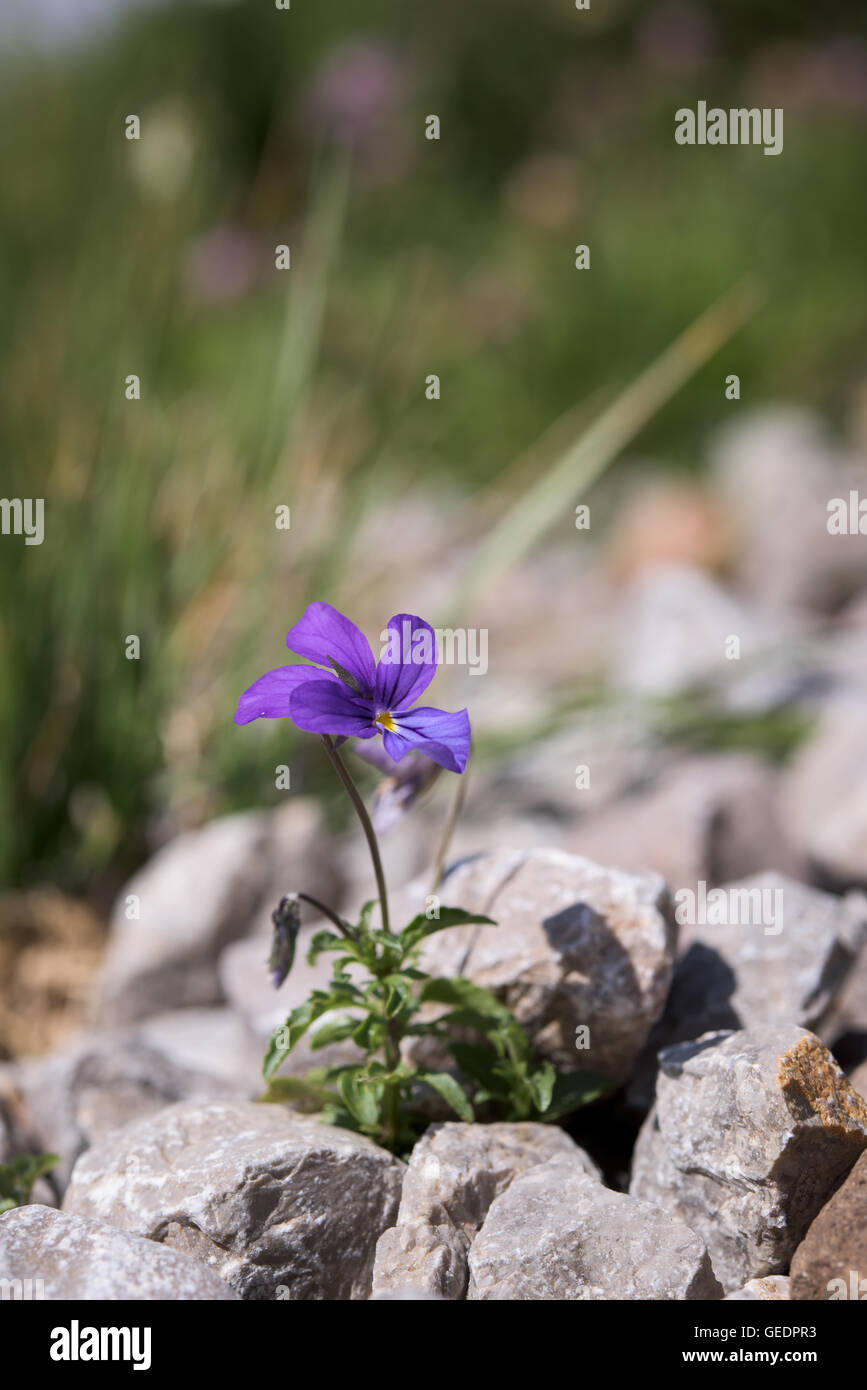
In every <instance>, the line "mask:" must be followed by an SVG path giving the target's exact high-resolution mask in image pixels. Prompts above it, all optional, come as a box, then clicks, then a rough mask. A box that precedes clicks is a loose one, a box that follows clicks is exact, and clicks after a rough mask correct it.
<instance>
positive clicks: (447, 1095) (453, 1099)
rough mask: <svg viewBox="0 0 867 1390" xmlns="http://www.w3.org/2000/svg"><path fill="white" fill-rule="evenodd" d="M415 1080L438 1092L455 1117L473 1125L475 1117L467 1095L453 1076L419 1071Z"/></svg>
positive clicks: (444, 1073) (445, 1072) (441, 1072)
mask: <svg viewBox="0 0 867 1390" xmlns="http://www.w3.org/2000/svg"><path fill="white" fill-rule="evenodd" d="M415 1080H416V1081H423V1082H424V1083H425V1085H426V1086H430V1087H432V1088H433V1090H435V1091H438V1092H439V1094H440V1095H441V1096H442V1098H443V1100H444V1101H446V1102H447V1103H448V1104H449V1105H450V1106H451V1107H452V1110H454V1112H455V1114H456V1115H459V1116H460V1118H461V1119H462V1120H465V1121H466V1123H467V1124H469V1125H471V1124H472V1123H473V1121H474V1120H475V1118H476V1116H475V1112H474V1111H473V1107H472V1105H471V1104H470V1102H469V1099H468V1098H467V1094H466V1092H465V1091H464V1089H463V1087H462V1086H461V1085H460V1083H459V1082H457V1081H456V1080H455V1078H454V1077H453V1076H449V1074H448V1072H447V1071H420V1072H417V1073H416V1076H415Z"/></svg>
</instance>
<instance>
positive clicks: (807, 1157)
mask: <svg viewBox="0 0 867 1390" xmlns="http://www.w3.org/2000/svg"><path fill="white" fill-rule="evenodd" d="M865 1147H867V1104H865V1103H864V1101H863V1100H862V1099H861V1098H860V1097H859V1096H858V1095H857V1093H856V1092H855V1091H854V1090H853V1089H852V1087H851V1086H850V1085H849V1083H848V1082H847V1081H846V1078H845V1077H844V1076H843V1073H842V1072H841V1070H840V1068H839V1067H838V1066H837V1064H836V1062H835V1061H834V1058H833V1057H832V1056H831V1054H830V1053H829V1052H828V1051H827V1049H826V1048H825V1047H823V1045H822V1043H821V1042H820V1041H819V1039H818V1038H817V1037H815V1036H814V1035H813V1034H812V1033H809V1032H806V1031H805V1030H804V1029H803V1028H801V1027H799V1026H797V1025H795V1024H782V1023H776V1024H766V1025H762V1026H756V1027H754V1028H751V1029H749V1030H744V1031H742V1032H736V1033H709V1034H707V1035H706V1036H704V1037H702V1038H699V1039H698V1041H696V1042H693V1043H684V1044H682V1045H680V1046H677V1047H672V1048H669V1049H667V1050H666V1051H664V1052H663V1053H661V1055H660V1072H659V1077H658V1079H657V1089H656V1105H655V1107H654V1110H653V1111H651V1113H650V1115H649V1116H648V1118H647V1120H646V1121H645V1124H644V1126H643V1128H642V1130H641V1133H640V1135H639V1137H638V1142H637V1144H636V1148H635V1155H634V1159H633V1172H632V1182H631V1185H630V1192H631V1193H632V1195H633V1196H635V1197H637V1198H639V1199H641V1200H643V1201H648V1202H655V1203H656V1204H657V1205H658V1206H660V1207H663V1208H664V1209H665V1210H666V1211H668V1212H670V1213H671V1214H672V1215H673V1216H677V1217H679V1218H680V1219H681V1220H683V1221H685V1222H686V1223H687V1224H688V1225H689V1226H690V1227H691V1228H692V1229H693V1230H694V1231H695V1232H696V1234H697V1235H699V1236H700V1237H701V1238H702V1239H703V1240H705V1241H706V1243H707V1247H708V1250H709V1251H710V1256H711V1260H712V1261H713V1267H714V1271H715V1272H716V1274H717V1276H718V1278H719V1279H720V1281H721V1282H722V1284H723V1286H724V1287H725V1289H726V1292H728V1293H731V1292H734V1291H735V1290H737V1289H739V1288H741V1287H742V1286H743V1285H744V1284H745V1283H746V1282H747V1281H748V1280H750V1279H755V1278H761V1277H763V1276H764V1275H768V1274H781V1273H783V1272H785V1270H786V1269H788V1265H789V1260H790V1258H791V1256H792V1253H793V1251H794V1250H795V1248H796V1247H797V1245H798V1243H799V1241H800V1240H801V1239H802V1237H803V1236H804V1234H805V1232H806V1230H807V1227H808V1226H809V1224H810V1222H811V1221H812V1220H813V1218H814V1216H815V1215H816V1213H817V1212H818V1211H819V1209H820V1208H821V1207H822V1205H823V1203H824V1202H826V1201H827V1199H828V1197H829V1196H830V1195H831V1193H832V1192H833V1191H834V1189H835V1188H836V1187H837V1185H838V1184H839V1183H840V1181H841V1180H842V1179H843V1178H844V1177H845V1175H846V1174H847V1173H848V1171H849V1169H850V1168H851V1167H852V1165H853V1164H854V1162H855V1160H856V1159H857V1158H858V1156H859V1154H860V1153H861V1152H862V1151H863V1150H864V1149H865Z"/></svg>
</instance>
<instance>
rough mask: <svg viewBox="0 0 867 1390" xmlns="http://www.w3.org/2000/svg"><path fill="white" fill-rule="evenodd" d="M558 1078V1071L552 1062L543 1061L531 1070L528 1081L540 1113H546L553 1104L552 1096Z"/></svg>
mask: <svg viewBox="0 0 867 1390" xmlns="http://www.w3.org/2000/svg"><path fill="white" fill-rule="evenodd" d="M556 1080H557V1073H556V1072H555V1070H554V1068H553V1067H552V1066H551V1063H550V1062H543V1063H542V1065H541V1066H540V1067H537V1068H536V1070H535V1071H531V1072H530V1074H529V1076H528V1077H527V1082H528V1084H529V1087H530V1090H531V1091H532V1093H533V1100H534V1102H535V1105H536V1109H537V1110H538V1111H540V1113H544V1112H545V1111H546V1110H547V1109H548V1106H549V1105H550V1104H551V1097H552V1095H553V1092H554V1085H555V1082H556Z"/></svg>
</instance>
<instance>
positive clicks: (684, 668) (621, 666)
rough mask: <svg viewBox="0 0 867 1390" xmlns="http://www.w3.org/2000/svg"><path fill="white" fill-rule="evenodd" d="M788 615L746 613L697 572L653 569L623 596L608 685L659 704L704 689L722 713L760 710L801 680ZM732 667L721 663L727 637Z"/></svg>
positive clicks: (741, 605) (685, 568) (793, 624)
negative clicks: (736, 648)
mask: <svg viewBox="0 0 867 1390" xmlns="http://www.w3.org/2000/svg"><path fill="white" fill-rule="evenodd" d="M797 632H798V625H797V624H796V621H795V619H794V617H793V616H792V615H790V614H782V613H779V612H773V613H770V612H767V611H764V610H760V609H758V608H757V607H756V606H755V605H747V604H745V603H743V602H742V601H741V600H740V599H738V598H735V597H734V596H733V595H732V594H731V593H729V592H728V591H727V590H725V589H723V588H722V586H721V585H719V584H718V583H717V582H716V581H715V580H714V579H712V578H711V577H710V575H708V574H706V573H705V572H704V571H703V570H699V569H694V568H692V567H691V566H689V565H659V566H655V567H654V568H652V569H650V570H648V571H646V572H645V573H643V574H639V575H638V577H637V578H636V579H635V580H634V581H633V582H632V584H631V585H630V587H629V588H628V589H627V591H626V594H625V595H624V599H623V603H622V609H621V613H620V615H619V619H618V622H617V625H616V628H615V634H616V647H615V651H614V656H613V659H612V669H611V681H612V684H613V685H614V687H615V688H616V689H617V690H622V691H625V692H628V693H629V694H634V695H640V696H651V697H659V698H667V697H670V696H674V695H677V694H678V693H679V692H680V691H682V690H686V689H688V688H689V687H690V686H693V685H696V684H701V683H703V682H708V681H712V682H713V684H714V686H715V688H716V695H717V698H718V699H719V700H720V702H721V703H723V704H724V705H725V706H726V707H727V708H732V709H741V710H761V709H765V708H767V707H768V706H770V705H774V704H776V703H778V702H779V701H780V700H781V699H783V698H788V697H789V696H790V695H791V694H792V692H793V689H796V688H798V685H799V683H800V681H801V680H802V678H803V677H802V674H801V672H800V663H799V661H798V660H797V654H796V649H795V647H794V646H793V645H791V639H792V638H794V637H795V636H796V635H797ZM733 636H735V637H737V638H738V641H739V643H740V655H739V657H738V659H737V660H733V659H731V658H730V657H728V656H727V643H728V642H729V640H730V638H731V637H733Z"/></svg>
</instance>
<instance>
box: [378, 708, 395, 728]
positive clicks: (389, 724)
mask: <svg viewBox="0 0 867 1390" xmlns="http://www.w3.org/2000/svg"><path fill="white" fill-rule="evenodd" d="M374 723H376V724H381V725H382V727H383V728H384V729H387V730H388V732H389V733H390V734H396V733H397V725H396V724H395V722H394V720H393V719H392V717H391V715H390V714H389V712H388V710H387V709H384V710H381V711H380V713H379V714H378V715H377V716H376V719H375V720H374Z"/></svg>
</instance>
